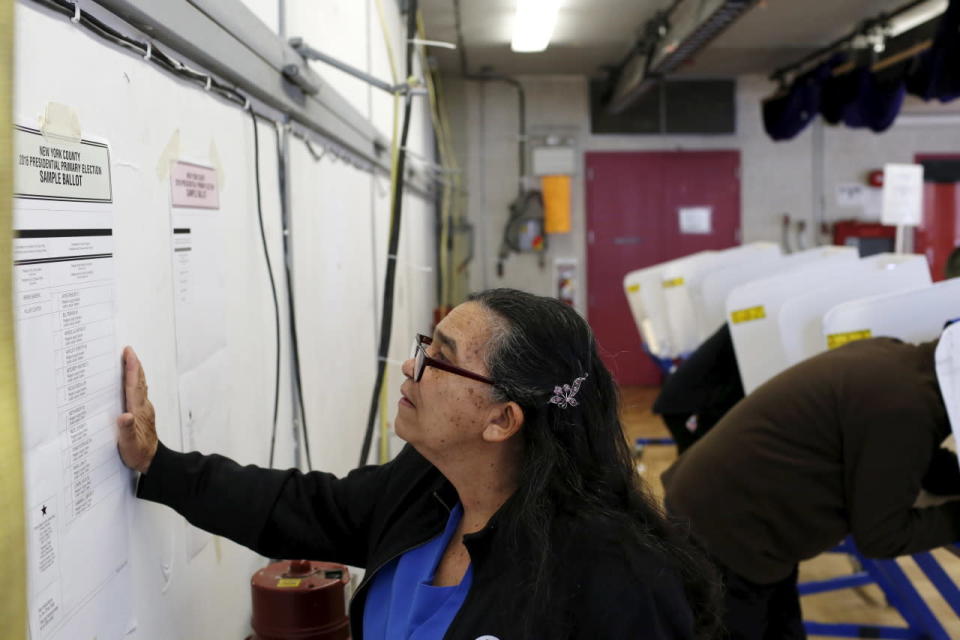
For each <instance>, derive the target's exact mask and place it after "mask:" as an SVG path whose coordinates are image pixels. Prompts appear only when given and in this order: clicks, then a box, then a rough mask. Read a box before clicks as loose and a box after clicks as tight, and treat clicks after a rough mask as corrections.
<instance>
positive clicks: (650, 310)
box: [623, 251, 716, 359]
mask: <svg viewBox="0 0 960 640" xmlns="http://www.w3.org/2000/svg"><path fill="white" fill-rule="evenodd" d="M714 253H716V252H714V251H701V252H699V253H695V254H692V255H689V256H685V257H683V258H679V259H677V260H670V261H668V262H662V263H660V264H656V265H653V266H651V267H646V268H644V269H637V270H636V271H631V272H630V273H628V274H627V275H626V276H624V278H623V287H624V290H625V293H626V296H627V302H628V304H629V305H630V311H631V313H632V314H633V319H634V321H635V322H636V324H637V329H638V330H639V331H640V336H641V338H642V339H643V341H644V344H645V345H646V347H647V349H648V350H649V351H650V353H651V354H652V355H653V356H655V357H657V358H661V359H673V358H676V357H678V356H679V355H680V352H679V350H678V348H677V345H676V344H675V342H674V339H673V334H672V332H671V330H670V316H669V312H668V310H667V298H666V293H665V292H666V290H667V289H669V288H671V285H672V283H668V282H666V281H665V280H664V273H665V272H666V270H667V269H668V268H670V267H671V266H672V265H673V264H674V263H678V262H689V261H695V260H701V259H704V258H706V257H707V256H709V255H712V254H714Z"/></svg>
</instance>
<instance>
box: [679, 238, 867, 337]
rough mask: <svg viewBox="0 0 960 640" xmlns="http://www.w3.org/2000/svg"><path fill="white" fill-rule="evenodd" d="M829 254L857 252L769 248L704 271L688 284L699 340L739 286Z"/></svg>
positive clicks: (849, 256) (851, 256)
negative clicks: (773, 250) (781, 250)
mask: <svg viewBox="0 0 960 640" xmlns="http://www.w3.org/2000/svg"><path fill="white" fill-rule="evenodd" d="M828 258H835V259H837V260H849V261H853V260H857V259H858V255H857V251H856V249H854V248H852V247H817V248H816V249H807V250H806V251H800V252H797V253H791V254H789V255H781V254H780V253H779V252H772V251H770V252H766V253H763V254H761V255H758V256H756V257H754V258H753V259H752V260H747V261H743V262H740V263H737V264H734V265H727V266H721V267H718V268H716V269H711V270H710V271H708V272H706V273H704V274H703V276H702V277H701V278H700V279H699V280H698V281H697V282H696V283H694V285H693V286H692V287H691V295H692V297H693V299H694V307H695V309H696V310H697V322H698V331H699V333H700V340H701V341H703V340H706V339H707V338H708V337H710V336H711V335H712V334H713V332H714V331H716V330H717V328H718V327H720V325H721V324H723V323H724V322H726V321H727V315H726V304H727V296H729V295H730V292H731V291H733V290H734V289H736V288H737V287H738V286H740V285H742V284H746V283H748V282H752V281H753V280H759V279H762V278H767V277H770V276H773V275H775V274H778V273H783V272H786V271H789V270H791V269H795V268H798V267H801V266H803V265H806V264H810V263H813V262H816V261H818V260H821V259H828Z"/></svg>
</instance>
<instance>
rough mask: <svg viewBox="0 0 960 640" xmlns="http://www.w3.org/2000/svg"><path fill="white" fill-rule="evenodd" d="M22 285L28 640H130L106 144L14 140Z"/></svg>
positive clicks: (18, 294)
mask: <svg viewBox="0 0 960 640" xmlns="http://www.w3.org/2000/svg"><path fill="white" fill-rule="evenodd" d="M14 144H15V151H16V154H15V163H14V166H15V174H14V176H15V177H14V196H15V198H14V238H13V257H14V267H13V278H14V308H15V310H16V339H17V364H18V373H19V392H20V407H21V410H20V415H21V433H22V440H23V447H24V466H25V493H26V509H27V526H28V528H29V529H28V532H27V536H28V537H27V562H28V574H27V579H28V606H29V625H30V637H31V639H32V640H48V639H54V640H75V639H77V638H83V639H87V638H97V639H98V640H107V639H114V638H122V637H123V636H124V634H125V632H126V631H127V629H128V628H129V626H130V622H131V620H132V616H133V603H132V601H131V599H130V593H131V582H130V567H129V564H128V541H127V524H128V523H127V512H128V510H129V508H130V501H131V499H132V495H131V483H130V473H129V471H128V470H127V469H126V468H125V467H124V466H123V464H122V463H121V462H120V458H119V456H118V455H117V447H116V418H117V416H118V415H119V414H120V413H121V403H122V388H121V369H120V351H119V349H118V346H117V343H116V337H115V329H114V326H115V318H116V313H117V305H116V286H115V277H114V269H115V265H114V258H113V250H114V249H113V247H114V243H113V215H114V211H113V198H112V185H111V180H110V153H109V148H108V146H107V145H106V144H104V143H101V142H93V141H89V140H67V139H60V138H55V137H45V136H44V135H43V134H41V133H40V132H39V131H36V130H33V129H29V128H25V127H17V128H16V129H15V131H14Z"/></svg>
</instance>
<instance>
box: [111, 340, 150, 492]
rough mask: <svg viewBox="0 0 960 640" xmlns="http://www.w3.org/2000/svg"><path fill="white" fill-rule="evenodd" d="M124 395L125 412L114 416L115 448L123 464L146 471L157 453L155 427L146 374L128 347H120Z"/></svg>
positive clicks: (135, 355) (131, 349)
mask: <svg viewBox="0 0 960 640" xmlns="http://www.w3.org/2000/svg"><path fill="white" fill-rule="evenodd" d="M123 396H124V410H125V411H126V413H122V414H120V417H119V418H117V427H118V431H117V449H118V450H119V452H120V459H121V460H123V464H125V465H127V466H128V467H130V468H131V469H136V470H137V471H139V472H140V473H146V472H147V470H148V469H149V468H150V463H151V462H153V456H155V455H156V453H157V428H156V424H155V415H154V412H153V405H152V404H150V399H149V398H147V378H146V376H145V375H144V373H143V367H142V366H140V359H139V358H137V354H136V353H134V351H133V348H131V347H126V348H124V350H123Z"/></svg>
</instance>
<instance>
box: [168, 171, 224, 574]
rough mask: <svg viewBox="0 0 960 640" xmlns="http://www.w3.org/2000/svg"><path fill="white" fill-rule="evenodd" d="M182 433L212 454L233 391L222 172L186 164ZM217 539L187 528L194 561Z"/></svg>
mask: <svg viewBox="0 0 960 640" xmlns="http://www.w3.org/2000/svg"><path fill="white" fill-rule="evenodd" d="M170 196H171V197H170V203H171V208H170V218H171V223H172V226H173V281H174V296H175V299H174V309H175V313H176V322H177V373H178V376H179V385H178V386H179V400H180V433H181V437H182V438H183V446H184V449H185V450H187V451H197V450H199V451H203V452H206V453H209V452H210V451H212V450H214V449H216V448H217V447H218V444H220V442H219V439H220V438H222V436H223V434H225V433H226V431H227V428H228V427H229V420H230V416H229V411H228V409H227V407H226V403H225V402H224V401H223V399H224V398H225V397H227V391H228V390H227V388H226V380H227V375H226V349H225V347H226V344H227V338H226V329H225V318H226V312H225V299H226V287H225V274H224V268H223V249H224V232H223V219H222V213H221V211H220V192H219V184H218V181H217V172H216V170H215V169H214V168H213V167H208V166H204V165H201V164H194V163H190V162H184V161H176V162H174V163H172V165H171V169H170ZM210 537H211V536H210V534H208V533H205V532H203V531H201V530H200V529H197V528H196V527H194V526H192V525H190V524H187V545H186V546H187V556H188V558H193V557H194V556H196V555H197V554H198V553H200V551H202V550H203V548H204V547H205V546H206V544H207V542H208V541H209V540H210Z"/></svg>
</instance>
